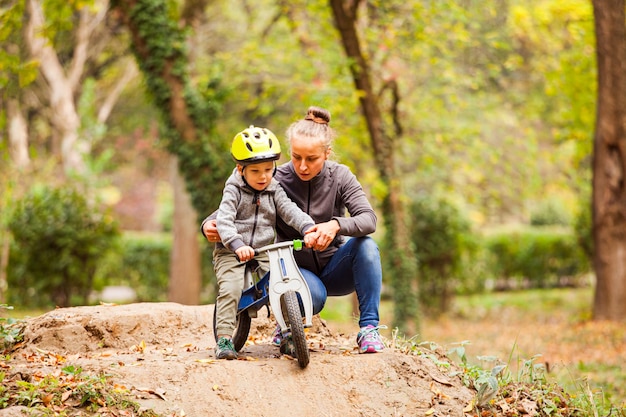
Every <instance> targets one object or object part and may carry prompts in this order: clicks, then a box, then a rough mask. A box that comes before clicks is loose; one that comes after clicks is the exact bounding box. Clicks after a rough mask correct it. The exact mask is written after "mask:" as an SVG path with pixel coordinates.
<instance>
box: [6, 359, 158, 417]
mask: <svg viewBox="0 0 626 417" xmlns="http://www.w3.org/2000/svg"><path fill="white" fill-rule="evenodd" d="M0 381H1V382H2V385H1V388H0V409H3V408H7V407H10V406H18V405H21V406H25V407H29V408H32V409H33V411H34V412H36V413H38V414H37V415H55V416H75V415H76V416H78V415H85V413H88V415H92V414H93V413H96V414H93V415H103V416H104V415H107V416H108V415H134V416H137V417H158V415H157V414H155V413H154V412H153V411H152V410H141V409H140V407H139V405H138V404H136V403H134V402H132V401H130V400H129V399H128V398H127V395H128V389H126V388H125V387H120V386H118V385H112V384H110V382H109V381H108V376H107V375H104V374H101V375H96V376H94V375H90V374H86V373H84V372H83V369H82V368H81V367H77V366H74V365H69V366H65V367H64V368H62V369H61V372H53V373H50V374H47V375H41V374H39V373H34V374H33V375H31V377H30V380H29V381H22V380H12V379H11V378H7V377H6V375H5V374H4V373H0Z"/></svg>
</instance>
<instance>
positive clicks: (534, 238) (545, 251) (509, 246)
mask: <svg viewBox="0 0 626 417" xmlns="http://www.w3.org/2000/svg"><path fill="white" fill-rule="evenodd" d="M485 248H486V249H487V250H488V251H489V253H490V255H491V256H492V264H491V265H492V266H491V271H492V273H493V274H494V275H493V278H495V279H504V280H505V281H507V280H508V279H514V280H516V282H517V284H514V285H517V286H530V287H534V288H537V287H540V288H545V287H550V286H557V285H560V280H561V278H564V277H569V278H572V277H578V276H581V275H584V274H586V273H588V272H589V271H590V265H589V260H588V258H587V256H586V255H585V254H584V252H583V251H582V249H581V247H580V246H579V244H578V240H577V239H576V237H575V236H574V234H573V232H572V231H571V230H570V229H563V228H546V227H540V228H532V227H529V228H522V229H513V230H504V231H500V232H495V233H491V234H489V235H488V236H486V237H485ZM510 284H511V283H510V282H508V281H507V282H506V283H505V285H506V286H508V285H510Z"/></svg>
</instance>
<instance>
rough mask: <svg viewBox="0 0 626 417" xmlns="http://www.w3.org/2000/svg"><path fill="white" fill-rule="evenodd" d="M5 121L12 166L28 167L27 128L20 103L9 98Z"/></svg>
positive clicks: (21, 168)
mask: <svg viewBox="0 0 626 417" xmlns="http://www.w3.org/2000/svg"><path fill="white" fill-rule="evenodd" d="M6 112H7V119H8V121H9V126H8V129H7V130H8V137H9V154H10V156H11V161H12V162H13V165H14V166H15V167H16V168H18V169H20V170H23V169H26V168H28V167H29V166H30V156H29V155H28V126H27V123H26V119H25V118H24V115H23V114H22V110H21V108H20V103H19V101H18V100H17V99H14V98H9V99H7V101H6Z"/></svg>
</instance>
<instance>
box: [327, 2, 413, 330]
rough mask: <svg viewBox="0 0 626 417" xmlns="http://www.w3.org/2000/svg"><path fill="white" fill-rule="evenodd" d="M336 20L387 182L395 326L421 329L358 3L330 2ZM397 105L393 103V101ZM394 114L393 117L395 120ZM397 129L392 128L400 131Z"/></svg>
mask: <svg viewBox="0 0 626 417" xmlns="http://www.w3.org/2000/svg"><path fill="white" fill-rule="evenodd" d="M330 6H331V8H332V10H333V14H334V17H335V23H336V24H337V28H338V30H339V33H340V35H341V40H342V44H343V47H344V50H345V53H346V55H347V56H348V58H349V59H350V61H351V65H350V71H351V73H352V77H353V79H354V85H355V87H356V89H357V90H358V91H359V92H360V93H361V94H359V103H360V105H361V110H362V112H363V116H364V117H365V121H366V123H367V129H368V132H369V136H370V142H371V144H372V150H373V152H374V160H375V161H376V168H377V170H378V173H379V175H380V177H381V180H382V181H383V182H384V183H385V184H386V185H387V194H386V196H385V198H384V201H383V204H382V210H383V217H384V221H385V226H386V227H385V240H386V248H387V249H389V250H388V251H387V253H386V255H387V256H388V257H389V258H390V259H388V261H389V262H388V264H389V265H390V268H391V271H389V272H390V275H391V277H392V287H393V292H394V294H393V297H394V301H395V303H394V308H395V312H394V315H395V317H394V327H398V328H400V329H401V330H403V331H405V332H406V333H408V334H410V335H414V334H417V333H418V332H419V329H420V323H419V302H418V298H419V297H418V289H417V274H416V271H415V269H416V267H415V262H414V256H412V254H413V250H412V248H411V243H410V239H409V236H408V234H407V229H408V228H407V227H406V214H405V213H406V208H405V207H404V204H403V203H402V199H401V187H400V180H399V178H398V177H397V175H396V169H395V166H396V165H395V163H394V152H393V150H394V144H393V141H394V136H395V134H394V133H388V132H392V131H393V129H392V128H391V127H389V128H388V129H385V126H384V122H383V115H382V111H381V109H380V107H379V103H378V98H377V95H376V94H375V92H374V88H373V87H372V82H371V78H370V77H371V76H370V73H371V71H370V68H369V63H368V61H367V60H366V59H365V56H364V55H363V53H362V52H361V47H360V44H359V37H358V34H357V30H356V23H357V10H358V7H359V1H358V0H355V1H343V0H331V1H330ZM395 104H396V105H397V101H396V102H395ZM394 110H395V108H394V109H392V110H391V112H392V119H394V120H395V121H396V122H399V121H398V120H397V119H396V118H395V117H393V115H394ZM399 130H400V129H396V133H398V131H399Z"/></svg>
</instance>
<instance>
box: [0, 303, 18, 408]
mask: <svg viewBox="0 0 626 417" xmlns="http://www.w3.org/2000/svg"><path fill="white" fill-rule="evenodd" d="M3 309H4V310H12V309H13V307H12V306H8V305H6V304H0V310H3ZM23 331H24V326H23V322H22V321H21V320H16V319H13V318H10V317H8V318H7V317H1V316H0V352H6V351H8V350H10V349H11V348H12V347H13V345H15V344H16V343H18V342H21V341H22V339H23V338H24V335H23ZM0 394H1V393H0ZM0 408H2V407H0Z"/></svg>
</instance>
